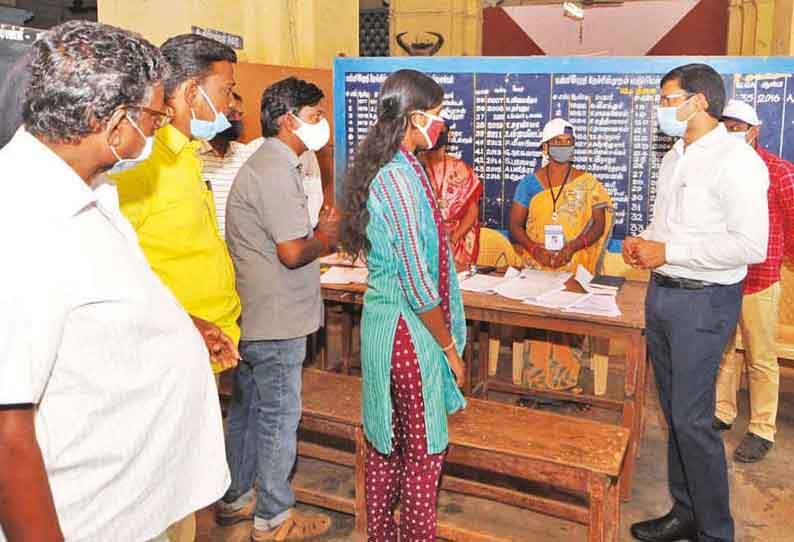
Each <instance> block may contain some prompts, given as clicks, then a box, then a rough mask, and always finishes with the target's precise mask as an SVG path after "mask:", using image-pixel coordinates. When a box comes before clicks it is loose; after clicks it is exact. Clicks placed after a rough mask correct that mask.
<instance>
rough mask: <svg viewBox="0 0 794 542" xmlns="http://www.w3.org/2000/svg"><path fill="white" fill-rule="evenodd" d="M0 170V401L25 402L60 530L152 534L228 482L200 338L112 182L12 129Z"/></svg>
mask: <svg viewBox="0 0 794 542" xmlns="http://www.w3.org/2000/svg"><path fill="white" fill-rule="evenodd" d="M0 171H2V172H3V190H4V198H3V210H2V212H0V232H2V238H3V242H2V245H3V247H4V249H5V250H4V253H5V256H4V258H3V264H2V266H0V329H1V330H2V332H1V333H0V352H2V355H0V404H19V403H29V404H33V405H35V407H34V408H35V428H36V438H37V441H38V445H39V447H40V448H41V452H42V455H43V457H44V464H45V467H46V470H47V475H48V478H49V482H50V487H51V489H52V494H53V498H54V501H55V508H56V511H57V514H58V519H59V522H60V525H61V528H62V530H63V533H64V536H65V538H66V540H67V542H108V541H111V540H112V541H114V542H115V541H117V542H141V541H144V540H149V539H152V538H154V537H156V536H158V535H160V534H161V533H162V532H163V531H165V529H166V528H167V527H168V526H169V525H170V524H172V523H174V522H175V521H177V520H179V519H181V518H182V517H184V516H186V515H187V514H189V513H191V512H193V511H195V510H198V509H200V508H202V507H204V506H207V505H208V504H210V503H212V502H214V501H216V500H217V499H218V498H219V497H221V496H222V494H223V493H224V491H225V489H226V488H227V486H228V484H229V472H228V468H227V466H226V457H225V451H224V440H223V430H222V425H221V415H220V408H219V405H218V396H217V390H216V387H215V383H214V378H213V376H212V372H211V370H210V365H209V359H208V353H207V350H206V347H205V345H204V342H203V340H202V339H201V336H200V335H199V334H198V332H197V331H196V329H195V327H194V326H193V323H192V321H191V320H190V318H189V317H188V315H187V314H186V313H185V311H184V310H183V309H182V307H181V306H180V305H179V304H178V303H177V301H176V299H175V298H174V297H173V295H171V293H170V291H169V290H168V289H167V288H166V287H165V286H164V285H163V284H162V283H161V282H160V280H159V279H158V277H157V276H156V275H155V274H154V272H152V270H151V269H150V267H149V265H148V264H147V262H146V259H145V258H144V256H143V253H142V252H141V250H140V248H139V247H138V242H137V239H136V237H135V232H134V231H133V229H132V227H131V226H130V225H129V223H128V222H127V221H126V220H125V219H124V218H123V216H122V215H121V214H120V212H119V210H118V201H113V190H112V188H111V189H107V187H103V188H102V189H99V190H97V191H96V192H95V191H94V190H92V189H91V188H89V187H88V186H87V185H86V184H85V183H84V182H83V180H82V179H80V178H79V177H78V176H77V175H76V174H75V172H74V171H73V170H72V169H71V168H70V167H69V166H67V164H66V163H64V162H63V161H62V160H61V159H60V158H59V157H58V156H57V155H55V154H54V153H52V152H51V151H50V150H49V149H48V148H47V147H45V146H44V145H42V144H41V143H40V142H39V141H38V140H37V139H36V138H34V137H33V136H31V135H30V134H28V133H27V132H26V131H25V130H24V129H20V131H19V132H17V134H16V136H15V137H14V139H13V140H12V141H11V142H10V143H9V144H8V146H6V147H5V148H3V149H2V150H1V151H0ZM106 196H107V197H106ZM2 468H8V466H7V465H5V466H2ZM24 490H25V488H19V491H24ZM3 539H4V537H3V535H2V530H1V529H0V540H3Z"/></svg>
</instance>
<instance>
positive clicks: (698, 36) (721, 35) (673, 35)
mask: <svg viewBox="0 0 794 542" xmlns="http://www.w3.org/2000/svg"><path fill="white" fill-rule="evenodd" d="M728 3H729V0H701V1H700V3H699V4H698V5H697V6H695V7H694V8H693V9H692V11H690V12H689V13H687V14H686V16H684V18H683V19H681V20H680V21H679V22H678V24H677V25H675V26H674V27H673V29H672V30H670V32H668V33H667V34H666V35H665V36H664V37H663V38H662V39H661V40H659V42H658V43H657V44H656V45H654V46H653V48H652V49H651V50H650V51H648V54H649V55H705V56H721V55H724V54H726V51H727V48H728Z"/></svg>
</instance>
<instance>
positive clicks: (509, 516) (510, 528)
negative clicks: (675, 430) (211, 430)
mask: <svg viewBox="0 0 794 542" xmlns="http://www.w3.org/2000/svg"><path fill="white" fill-rule="evenodd" d="M505 365H506V364H505ZM782 381H783V384H782V390H781V402H780V411H779V416H778V421H779V427H778V436H777V442H776V444H775V447H774V448H773V450H772V451H771V452H770V454H769V455H768V456H767V458H766V459H765V460H764V461H763V462H761V463H758V464H755V465H744V464H741V463H736V462H734V461H733V460H732V459H731V458H732V454H733V450H734V448H735V447H736V446H737V445H738V443H739V441H740V440H741V438H742V436H743V435H744V432H745V431H746V427H747V411H748V405H747V392H740V411H741V413H742V414H741V417H740V419H739V420H738V421H737V422H736V423H735V424H734V428H733V430H732V431H730V432H727V433H725V434H724V435H725V437H724V439H725V446H726V452H727V454H728V458H729V462H728V463H729V472H730V480H731V489H732V495H731V496H732V510H733V514H734V518H735V520H736V528H737V536H736V540H737V542H794V521H793V520H792V516H793V515H794V453H793V452H794V371H792V370H785V371H784V376H783V379H782ZM646 415H647V426H646V431H645V434H644V436H643V440H642V449H641V456H640V457H639V458H638V462H637V469H636V475H635V479H634V484H633V489H632V498H631V501H630V502H627V503H624V504H623V507H622V509H621V524H622V525H621V532H622V535H621V541H622V542H624V541H631V540H632V537H631V536H630V534H629V532H628V530H629V526H630V525H631V524H632V523H633V522H635V521H640V520H643V519H647V518H650V517H656V516H659V515H662V514H665V513H666V512H667V511H668V510H669V509H670V505H671V500H670V497H669V493H668V490H667V483H666V453H665V450H666V427H665V425H664V421H663V418H662V415H661V412H660V410H659V408H658V402H657V400H656V397H655V392H653V393H651V394H649V398H648V404H647V405H646ZM298 476H302V477H308V478H309V479H314V480H316V481H317V483H318V484H320V483H322V484H333V485H337V486H340V487H341V489H340V491H343V492H348V493H349V492H350V491H352V471H350V470H348V469H344V468H341V467H334V466H331V465H328V464H324V463H318V462H313V461H310V460H301V462H300V463H299V465H298ZM303 479H305V478H303ZM475 501H477V502H475ZM439 510H440V514H441V515H442V516H444V515H447V516H449V515H460V514H463V515H462V516H460V517H465V518H466V520H467V521H471V522H472V523H473V524H474V523H476V524H477V525H478V528H482V527H484V526H485V525H488V530H489V532H491V531H492V532H493V534H494V536H495V539H498V540H511V541H516V542H519V541H520V542H529V541H535V540H538V541H540V540H543V541H546V542H557V541H559V542H571V541H578V540H585V539H586V530H585V528H584V527H583V526H580V525H576V524H573V523H570V522H565V521H562V520H557V519H555V518H551V517H547V516H543V515H541V514H536V513H533V512H529V511H525V510H519V509H516V508H512V507H508V506H504V505H499V504H496V503H489V502H488V501H482V500H474V499H472V498H467V497H460V496H449V495H442V496H441V498H440V504H439ZM331 516H332V518H333V522H334V527H333V529H332V532H331V533H329V534H328V535H327V536H324V537H322V538H318V539H315V540H322V541H327V542H331V541H333V542H341V541H348V540H351V539H352V538H351V532H352V528H353V518H352V517H351V516H346V515H343V514H337V513H333V512H332V513H331ZM250 528H251V524H250V523H244V524H240V525H237V526H234V527H230V528H226V529H224V528H220V527H217V526H216V525H215V523H214V520H213V515H212V512H211V510H209V509H207V510H204V511H202V512H201V513H200V514H199V534H198V542H247V541H248V540H250V538H249V536H250V535H249V533H250Z"/></svg>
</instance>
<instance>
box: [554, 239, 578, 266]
mask: <svg viewBox="0 0 794 542" xmlns="http://www.w3.org/2000/svg"><path fill="white" fill-rule="evenodd" d="M575 253H576V250H575V249H574V248H573V246H572V245H571V244H570V243H567V244H566V245H565V246H564V247H562V250H560V251H558V252H557V253H556V254H554V257H553V262H552V263H553V265H552V267H554V268H557V267H563V266H565V265H568V264H569V263H570V261H571V260H572V259H573V255H574V254H575Z"/></svg>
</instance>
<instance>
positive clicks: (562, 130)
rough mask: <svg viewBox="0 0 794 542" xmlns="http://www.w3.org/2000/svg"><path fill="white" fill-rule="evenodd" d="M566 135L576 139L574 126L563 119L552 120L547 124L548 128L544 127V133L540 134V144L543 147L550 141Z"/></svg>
mask: <svg viewBox="0 0 794 542" xmlns="http://www.w3.org/2000/svg"><path fill="white" fill-rule="evenodd" d="M566 133H567V134H571V135H572V136H574V137H576V134H574V131H573V124H571V123H570V122H568V121H567V120H565V119H561V118H556V119H551V120H550V121H549V122H547V123H546V126H544V127H543V132H542V133H541V134H540V144H541V145H543V144H544V143H546V142H547V141H549V140H550V139H554V138H555V137H557V136H561V135H563V134H566Z"/></svg>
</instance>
